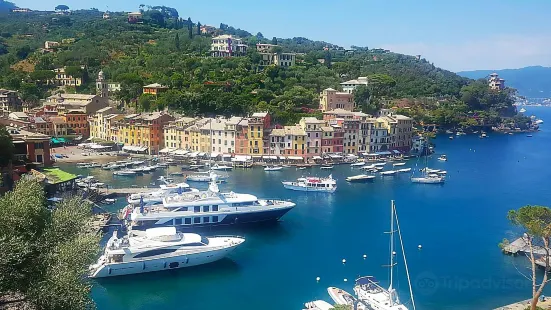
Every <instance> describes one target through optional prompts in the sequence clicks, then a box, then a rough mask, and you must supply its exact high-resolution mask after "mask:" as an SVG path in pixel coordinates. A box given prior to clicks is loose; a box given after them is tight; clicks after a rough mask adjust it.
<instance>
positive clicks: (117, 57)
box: [0, 6, 472, 123]
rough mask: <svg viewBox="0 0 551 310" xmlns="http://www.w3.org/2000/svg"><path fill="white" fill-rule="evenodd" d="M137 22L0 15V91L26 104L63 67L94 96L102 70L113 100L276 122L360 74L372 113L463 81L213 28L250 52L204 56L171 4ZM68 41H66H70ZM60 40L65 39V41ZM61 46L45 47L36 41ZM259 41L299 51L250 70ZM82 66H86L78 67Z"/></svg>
mask: <svg viewBox="0 0 551 310" xmlns="http://www.w3.org/2000/svg"><path fill="white" fill-rule="evenodd" d="M142 9H143V13H144V20H143V24H129V23H128V22H127V14H126V13H110V18H109V19H103V18H102V15H103V12H100V11H97V10H80V11H78V10H77V11H72V12H70V14H69V13H67V14H62V12H57V13H55V12H32V13H10V14H3V15H0V29H1V33H0V36H1V37H0V64H1V66H0V70H1V72H0V87H4V88H10V89H18V90H20V92H21V95H22V96H23V98H24V99H25V100H27V101H38V100H39V99H40V98H44V97H45V96H46V95H47V94H49V93H51V92H52V91H55V90H54V89H52V88H50V86H49V85H47V84H46V83H45V81H47V80H48V78H50V76H51V74H52V71H51V70H52V69H54V68H59V67H62V66H67V67H68V68H69V69H70V70H71V72H72V73H73V75H75V76H83V77H85V78H87V79H86V83H85V84H84V85H83V86H82V87H79V89H76V90H74V89H70V88H69V89H67V90H66V91H78V92H90V93H92V92H95V84H94V79H95V76H96V75H97V73H98V72H99V70H103V71H104V72H105V74H106V76H107V78H108V79H109V80H111V81H117V82H121V83H122V90H121V92H120V93H119V94H118V95H117V97H118V98H119V99H120V100H121V101H122V102H126V103H131V104H134V103H136V107H137V108H138V110H157V109H164V108H166V107H168V108H170V109H172V110H178V111H181V112H183V113H186V114H205V113H219V114H226V115H229V114H244V113H248V112H250V111H255V110H269V111H271V112H273V113H274V114H275V116H276V119H277V120H280V121H281V122H283V123H289V122H294V121H296V118H297V117H299V116H300V113H297V112H300V111H307V110H309V109H312V108H316V107H317V106H318V100H319V99H318V98H319V92H320V91H321V90H323V89H325V88H328V87H332V88H335V89H338V88H339V83H340V82H343V81H346V80H349V79H353V78H357V77H358V76H368V77H369V78H370V81H371V84H370V86H369V91H370V93H371V97H372V99H373V100H372V101H371V104H372V106H365V107H364V108H365V109H367V110H368V111H374V110H376V109H377V108H378V107H380V105H381V104H382V103H383V102H387V101H388V99H393V98H394V99H397V98H404V97H408V98H419V97H429V98H448V99H450V98H452V99H453V98H459V97H460V91H461V88H462V87H463V86H465V85H467V84H468V83H471V82H472V80H469V79H467V78H463V77H460V76H458V75H457V74H455V73H452V72H449V71H446V70H443V69H440V68H437V67H435V66H434V65H433V64H431V63H430V62H429V61H427V60H425V59H417V58H416V57H413V56H407V55H401V54H396V53H392V52H390V51H385V50H380V49H368V48H367V47H355V50H354V51H345V50H344V49H343V48H340V47H338V46H335V45H332V44H329V43H326V42H318V41H311V40H308V39H305V38H292V39H280V38H264V37H263V36H262V34H261V33H257V34H256V35H251V34H250V33H248V32H247V31H245V30H241V29H235V28H233V27H231V26H229V25H225V24H220V26H219V27H218V25H217V30H216V32H215V35H216V34H223V33H226V34H234V35H238V36H240V37H242V38H243V39H244V40H245V42H246V43H247V44H248V45H249V46H250V48H249V52H248V54H247V56H245V57H232V58H213V57H210V56H209V48H210V40H211V36H210V35H201V34H200V31H199V27H200V25H201V24H200V22H199V21H194V20H192V19H191V18H182V17H181V16H179V13H178V12H177V11H176V10H175V9H172V8H167V7H163V6H158V7H152V8H151V7H145V6H144V7H142ZM72 38H74V42H73V40H66V39H72ZM64 39H65V40H64ZM46 40H49V41H58V42H65V43H62V44H61V46H59V47H57V48H55V49H54V50H53V51H50V52H48V51H44V50H43V47H44V41H46ZM258 42H266V43H277V44H278V45H279V46H280V47H281V50H282V51H292V52H297V53H300V54H299V55H298V56H297V65H296V66H293V67H291V68H281V67H276V66H269V67H266V68H261V67H260V66H259V61H260V55H259V54H258V53H256V51H255V48H254V46H255V44H256V43H258ZM81 66H84V68H85V69H83V70H82V69H80V67H81ZM149 83H161V84H164V85H168V86H169V87H170V91H168V92H167V93H165V94H163V95H162V96H159V97H150V96H144V95H141V87H142V86H143V85H145V84H149Z"/></svg>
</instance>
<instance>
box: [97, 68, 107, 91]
mask: <svg viewBox="0 0 551 310" xmlns="http://www.w3.org/2000/svg"><path fill="white" fill-rule="evenodd" d="M96 92H97V94H98V95H100V97H102V98H108V97H109V89H108V87H107V81H106V80H105V76H104V75H103V70H100V72H99V73H98V78H97V79H96Z"/></svg>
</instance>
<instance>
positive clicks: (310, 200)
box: [60, 108, 551, 310]
mask: <svg viewBox="0 0 551 310" xmlns="http://www.w3.org/2000/svg"><path fill="white" fill-rule="evenodd" d="M530 113H533V114H536V115H537V116H538V117H539V118H541V119H543V120H544V121H546V122H551V109H549V108H528V112H527V114H530ZM550 127H551V126H548V125H546V124H543V125H542V128H541V129H542V130H541V131H540V132H537V133H534V134H533V137H531V138H529V137H527V136H526V134H516V135H504V134H489V137H488V138H486V139H480V138H479V137H478V136H475V135H468V136H459V137H454V139H453V140H450V139H448V135H441V136H439V137H438V138H436V139H435V140H434V143H435V144H436V154H435V155H433V156H431V158H429V159H428V162H429V166H430V167H431V168H434V169H444V170H447V171H448V176H447V179H446V183H445V184H444V185H433V184H412V183H411V182H410V181H409V174H403V175H397V176H389V177H381V176H377V178H376V179H375V181H374V182H373V183H357V184H356V183H353V184H351V183H347V182H346V181H345V180H344V179H345V178H346V177H348V176H351V175H355V174H360V173H361V172H360V171H359V170H355V169H352V168H351V167H350V166H349V165H340V166H335V168H334V169H333V170H332V171H327V170H320V169H319V168H312V169H309V170H296V169H295V168H286V169H284V170H282V171H278V172H275V171H274V172H264V171H263V170H262V169H261V168H253V169H248V170H235V171H232V172H229V174H230V178H229V180H228V182H227V183H224V184H223V185H221V190H222V191H230V190H231V191H235V192H243V193H251V194H255V195H257V196H259V197H264V198H279V199H291V200H292V201H294V202H295V203H296V204H297V206H296V207H295V208H294V209H293V210H291V211H290V212H289V213H288V214H287V215H285V216H284V217H283V218H282V221H281V222H279V223H275V224H274V225H262V226H256V227H246V228H235V229H233V228H231V229H225V230H224V231H216V232H214V231H213V232H212V234H237V235H242V236H245V238H246V242H245V243H244V244H243V245H242V246H241V247H240V248H237V249H236V250H235V251H234V252H233V253H232V254H231V255H230V256H229V257H228V258H227V259H224V260H221V261H219V262H217V263H213V264H210V265H204V266H200V267H196V268H187V269H186V268H184V269H180V270H171V271H167V272H158V273H151V274H142V275H135V276H126V277H118V278H109V279H102V280H99V281H94V287H93V289H92V297H93V298H94V300H95V302H96V303H97V306H98V309H100V310H112V309H113V310H114V309H117V310H142V309H143V310H145V309H163V310H164V309H230V310H238V309H239V310H241V309H263V310H282V309H302V308H301V307H302V305H303V304H304V303H305V302H307V301H310V300H314V299H324V300H326V301H330V299H329V296H328V295H327V292H326V288H327V287H328V286H337V287H340V288H343V289H346V290H348V291H349V292H352V287H353V283H354V279H355V278H356V277H357V276H359V275H373V276H375V277H376V278H378V279H379V281H380V282H381V284H382V286H385V287H386V286H388V273H389V269H388V268H385V267H384V266H383V265H388V263H389V253H388V251H389V243H388V241H389V240H388V234H385V232H387V231H388V230H389V223H390V200H391V199H394V200H395V202H396V208H397V212H398V216H399V221H400V228H401V232H402V235H403V242H404V247H405V251H406V254H407V259H408V265H409V269H410V274H411V280H412V285H413V292H414V294H415V301H416V304H417V307H418V308H419V309H425V310H440V309H449V310H452V309H453V310H456V309H493V308H496V307H498V306H502V305H505V304H509V303H512V302H516V301H519V300H523V299H527V298H529V297H530V294H531V284H530V282H529V281H528V280H527V279H526V278H524V277H523V276H522V275H520V274H519V271H522V272H527V271H528V270H527V269H526V261H525V258H524V257H510V256H505V255H503V254H502V253H501V251H500V249H499V248H498V243H499V242H501V240H502V239H503V238H514V237H516V236H518V233H519V231H518V229H516V228H514V227H512V226H511V225H510V223H509V222H508V221H507V219H506V215H507V211H508V210H510V209H516V208H519V207H521V206H523V205H527V204H539V205H547V206H550V205H551V202H550V195H551V191H549V182H550V180H551V169H550V168H549V159H550V158H551V129H549V128H550ZM439 154H446V155H447V156H448V161H447V162H441V161H438V160H437V157H438V155H439ZM423 165H424V160H423V161H418V160H417V159H413V160H410V161H408V163H407V164H406V166H404V167H400V168H405V167H412V168H414V169H417V170H418V169H420V168H422V166H423ZM60 166H61V167H63V168H64V169H67V170H70V171H72V172H76V173H79V174H87V173H88V171H89V173H90V174H92V175H96V176H97V177H98V179H99V180H100V181H101V182H106V183H109V184H113V185H114V186H116V187H129V186H130V185H132V184H137V185H139V186H146V185H149V184H150V183H151V182H153V181H154V180H155V179H156V178H157V177H158V176H159V175H162V174H163V172H156V173H155V174H152V175H144V176H137V177H115V179H113V176H112V175H111V173H110V172H108V171H102V170H101V169H94V170H84V169H77V168H75V166H74V164H73V165H70V164H61V165H60ZM388 168H389V167H387V169H388ZM170 169H171V170H170V171H176V170H178V169H179V167H171V168H170ZM330 173H332V174H333V177H334V178H336V179H337V184H338V189H337V191H336V192H335V193H333V194H325V193H305V192H294V191H289V190H286V189H284V188H283V186H282V185H281V181H283V180H295V179H296V178H297V177H300V176H302V175H316V176H327V175H329V174H330ZM179 179H180V177H175V180H176V181H178V180H179ZM190 185H191V186H195V187H198V188H200V189H205V188H206V185H202V186H201V185H200V186H196V185H197V184H193V183H190ZM123 206H124V203H123V201H122V199H120V200H119V202H118V203H117V204H116V205H111V206H108V207H107V208H108V209H110V210H116V209H117V208H122V207H123ZM418 245H422V249H418ZM398 253H399V254H400V251H399V252H398ZM364 255H366V258H364ZM343 259H346V263H345V264H343V263H342V260H343ZM397 261H398V266H397V267H396V269H395V270H396V273H395V279H397V281H396V283H395V288H397V289H398V292H399V294H400V297H401V300H402V301H403V302H405V303H406V305H408V303H407V301H408V300H409V292H408V285H407V278H406V275H405V270H404V268H403V260H402V258H401V255H397ZM317 277H319V278H320V279H319V281H316V278H317ZM546 295H549V293H548V294H546ZM410 309H411V307H410Z"/></svg>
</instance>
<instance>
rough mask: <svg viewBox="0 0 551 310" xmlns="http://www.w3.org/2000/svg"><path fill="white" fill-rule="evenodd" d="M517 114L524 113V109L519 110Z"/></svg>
mask: <svg viewBox="0 0 551 310" xmlns="http://www.w3.org/2000/svg"><path fill="white" fill-rule="evenodd" d="M518 112H519V113H524V112H526V109H525V108H521V109H520V110H519V111H518Z"/></svg>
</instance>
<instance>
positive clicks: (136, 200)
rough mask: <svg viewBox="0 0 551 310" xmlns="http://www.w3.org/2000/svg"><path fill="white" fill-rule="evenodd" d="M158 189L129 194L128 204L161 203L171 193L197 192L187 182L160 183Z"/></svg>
mask: <svg viewBox="0 0 551 310" xmlns="http://www.w3.org/2000/svg"><path fill="white" fill-rule="evenodd" d="M159 187H160V189H159V190H155V191H148V192H141V193H136V194H131V195H130V196H128V198H127V201H128V203H130V204H135V205H137V204H140V203H145V204H157V203H162V202H163V198H164V197H166V196H168V195H171V194H182V193H184V192H198V190H197V189H195V188H191V187H189V185H188V184H187V183H177V184H175V183H169V184H168V183H167V184H161V185H160V186H159Z"/></svg>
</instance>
